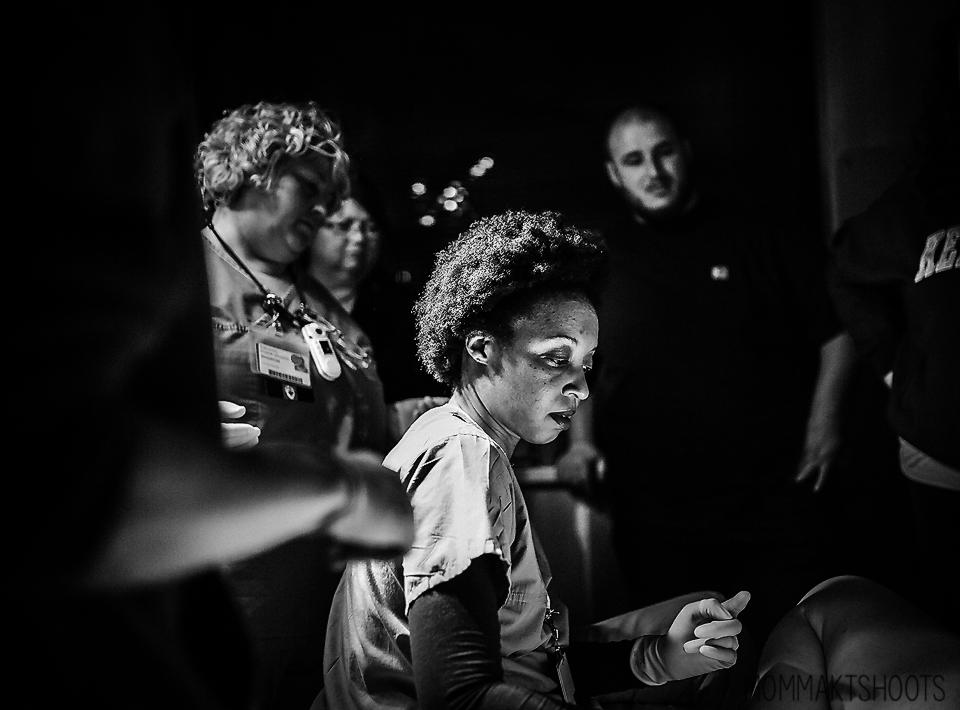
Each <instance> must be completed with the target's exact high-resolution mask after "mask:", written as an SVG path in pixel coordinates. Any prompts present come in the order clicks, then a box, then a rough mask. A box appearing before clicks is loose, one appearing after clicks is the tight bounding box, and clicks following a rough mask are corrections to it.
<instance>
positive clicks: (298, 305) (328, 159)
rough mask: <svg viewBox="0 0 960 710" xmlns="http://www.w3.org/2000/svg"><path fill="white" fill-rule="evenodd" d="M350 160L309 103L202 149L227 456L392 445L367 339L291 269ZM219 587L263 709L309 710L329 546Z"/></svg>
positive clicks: (247, 570) (271, 555)
mask: <svg viewBox="0 0 960 710" xmlns="http://www.w3.org/2000/svg"><path fill="white" fill-rule="evenodd" d="M347 162H348V159H347V156H346V154H345V153H344V151H343V149H342V147H341V144H340V133H339V129H338V127H337V126H336V125H335V124H334V123H333V122H332V121H331V120H330V119H329V118H328V117H327V116H326V115H324V113H323V112H322V111H320V110H319V109H318V108H317V106H315V105H314V104H312V103H311V104H303V105H293V104H272V103H258V104H256V105H246V106H241V107H240V108H238V109H236V110H234V111H231V112H229V113H228V114H226V115H225V116H224V117H223V118H221V119H220V120H219V121H217V122H216V123H215V124H214V125H213V127H212V128H211V130H210V132H209V133H208V134H207V135H206V137H205V138H204V140H203V141H202V142H201V144H200V146H199V148H198V151H197V156H196V168H197V177H198V181H199V186H200V191H201V194H202V197H203V203H204V208H205V210H206V213H207V215H208V224H207V226H206V228H205V229H204V230H203V239H204V246H205V251H206V259H207V271H208V276H209V281H210V289H211V301H210V302H211V307H212V316H213V328H214V339H215V347H216V364H217V378H218V387H219V392H220V398H221V400H224V401H225V402H224V403H222V407H223V408H224V410H225V412H226V415H227V416H230V417H233V418H234V419H233V421H232V422H231V423H228V424H226V425H225V430H224V434H225V440H226V442H227V444H228V446H232V448H244V446H249V445H252V444H255V443H256V444H257V446H258V448H259V449H264V448H274V449H278V450H280V451H282V452H283V455H284V456H289V457H290V458H291V460H293V459H296V458H297V457H300V456H304V457H308V456H313V457H320V458H321V460H322V458H323V457H326V456H329V455H330V454H331V452H332V451H334V450H335V449H337V448H338V447H344V448H351V449H353V448H357V449H366V450H371V451H373V452H377V453H378V454H382V453H384V451H385V450H386V448H387V446H388V437H389V435H388V428H387V409H386V406H385V404H384V401H383V388H382V386H381V383H380V380H379V378H378V376H377V371H376V365H375V363H374V362H373V359H372V357H371V355H370V352H369V348H367V347H366V343H365V339H364V338H363V335H362V333H361V332H360V331H359V329H358V328H357V327H356V325H355V324H354V323H353V321H352V320H351V319H350V318H349V316H348V315H347V314H346V312H345V311H344V310H343V309H342V308H341V307H340V305H339V304H338V303H337V301H336V299H334V298H333V296H331V295H330V293H329V292H328V291H327V290H326V289H324V288H322V287H320V286H319V285H318V284H317V283H316V282H315V281H314V280H313V279H311V278H309V277H308V276H307V274H306V273H304V270H303V268H302V267H301V266H300V265H299V261H300V259H301V257H302V256H303V255H304V253H305V251H306V250H307V249H308V248H309V247H310V245H311V243H312V242H313V239H314V237H315V235H316V233H317V230H318V229H319V228H320V226H321V224H323V222H324V219H325V217H326V216H327V214H330V213H333V212H335V211H336V210H337V208H338V207H339V205H340V203H341V201H342V199H343V196H344V195H345V194H346V192H347V189H348V177H347ZM227 402H229V403H230V404H227ZM251 432H253V434H252V435H251ZM257 439H259V443H258V442H257ZM378 459H379V456H378ZM228 576H229V578H230V581H231V583H232V586H233V588H234V590H235V592H236V596H237V599H238V600H239V603H240V606H241V607H242V609H243V611H244V612H245V615H246V617H247V621H248V625H249V627H250V631H251V634H252V636H253V637H254V640H255V646H256V650H257V652H258V655H259V658H258V659H257V660H258V663H259V666H260V667H261V668H262V669H263V673H262V675H263V678H262V681H261V687H262V694H261V695H262V703H263V706H264V707H268V708H285V707H306V706H307V705H309V703H310V700H311V698H312V697H313V696H314V695H315V694H316V692H317V690H318V689H319V687H320V686H321V684H322V669H321V668H320V664H319V663H318V662H317V659H318V658H320V656H321V655H322V650H323V637H324V630H325V626H326V618H327V614H328V611H329V607H330V599H331V597H332V595H333V592H334V589H335V587H336V583H337V578H338V577H339V575H338V574H335V573H334V572H333V571H332V570H331V568H330V563H329V546H328V545H327V544H326V543H325V542H324V541H323V540H321V539H320V538H319V537H318V536H308V537H304V538H299V539H297V540H294V541H292V542H289V543H287V544H285V545H282V546H280V547H278V548H275V549H274V550H272V551H269V552H267V553H264V554H262V555H259V556H257V557H254V558H252V559H250V560H247V561H245V562H243V563H242V564H238V565H235V566H232V567H231V568H230V569H229V570H228Z"/></svg>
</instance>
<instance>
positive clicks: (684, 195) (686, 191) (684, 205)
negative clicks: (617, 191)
mask: <svg viewBox="0 0 960 710" xmlns="http://www.w3.org/2000/svg"><path fill="white" fill-rule="evenodd" d="M621 192H622V193H623V196H624V197H625V198H626V200H627V204H628V205H629V206H630V209H631V210H632V211H633V213H634V214H635V215H636V216H637V217H638V218H639V219H640V220H641V221H643V222H652V223H654V224H656V223H663V222H669V221H670V220H672V219H674V218H676V217H678V216H679V215H681V214H683V213H685V212H686V211H687V210H688V209H689V208H690V207H691V203H692V199H691V198H692V197H693V188H692V185H691V183H690V181H689V180H687V181H685V184H684V185H683V186H682V187H681V188H680V189H679V190H678V191H677V198H676V199H675V200H674V201H673V202H671V203H670V204H669V205H667V206H666V207H661V208H659V209H655V210H651V209H650V208H648V207H646V206H645V205H644V204H643V203H642V202H641V201H640V199H639V198H638V197H637V196H636V195H634V194H633V193H631V192H628V191H627V190H621Z"/></svg>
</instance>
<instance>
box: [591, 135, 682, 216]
mask: <svg viewBox="0 0 960 710" xmlns="http://www.w3.org/2000/svg"><path fill="white" fill-rule="evenodd" d="M607 149H608V151H609V158H608V160H607V175H608V176H609V178H610V181H611V182H612V183H613V184H614V186H615V187H617V188H618V189H619V190H620V191H621V193H622V194H623V196H624V198H625V199H626V200H627V202H629V203H630V206H631V207H632V208H633V209H634V211H635V212H637V213H638V215H639V216H641V217H644V218H646V217H650V218H654V219H656V218H658V217H666V216H669V215H672V214H675V213H677V212H679V211H680V210H682V209H683V208H684V207H685V206H686V202H687V199H688V197H689V194H690V190H689V187H690V185H689V161H688V156H687V149H686V146H685V145H684V144H683V143H682V141H681V140H680V139H679V137H678V136H677V134H676V132H675V131H674V130H673V128H672V127H671V126H670V125H669V124H668V123H666V122H665V121H663V120H662V119H658V118H650V119H640V118H633V119H628V120H627V121H625V122H623V123H620V124H618V125H615V126H614V127H613V129H612V130H611V131H610V135H609V136H608V138H607Z"/></svg>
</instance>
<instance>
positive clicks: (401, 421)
mask: <svg viewBox="0 0 960 710" xmlns="http://www.w3.org/2000/svg"><path fill="white" fill-rule="evenodd" d="M449 401H450V398H449V397H411V398H410V399H401V400H400V401H399V402H394V403H393V404H391V405H390V409H391V414H392V416H391V422H390V425H391V426H390V428H391V434H392V435H393V438H394V440H396V441H399V440H400V437H402V436H403V435H404V434H405V433H406V431H407V429H409V428H410V425H411V424H413V423H414V422H415V421H416V420H417V419H418V418H419V417H420V415H422V414H423V413H424V412H426V411H428V410H430V409H433V408H434V407H439V406H441V405H443V404H446V403H447V402H449Z"/></svg>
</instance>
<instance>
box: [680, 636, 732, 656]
mask: <svg viewBox="0 0 960 710" xmlns="http://www.w3.org/2000/svg"><path fill="white" fill-rule="evenodd" d="M706 645H709V646H716V647H718V648H729V649H732V650H734V651H736V650H737V649H738V648H740V639H738V638H737V637H736V636H724V637H723V638H717V639H690V640H689V641H687V642H686V643H685V644H683V650H684V652H685V653H697V652H698V651H699V650H700V647H701V646H706Z"/></svg>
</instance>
